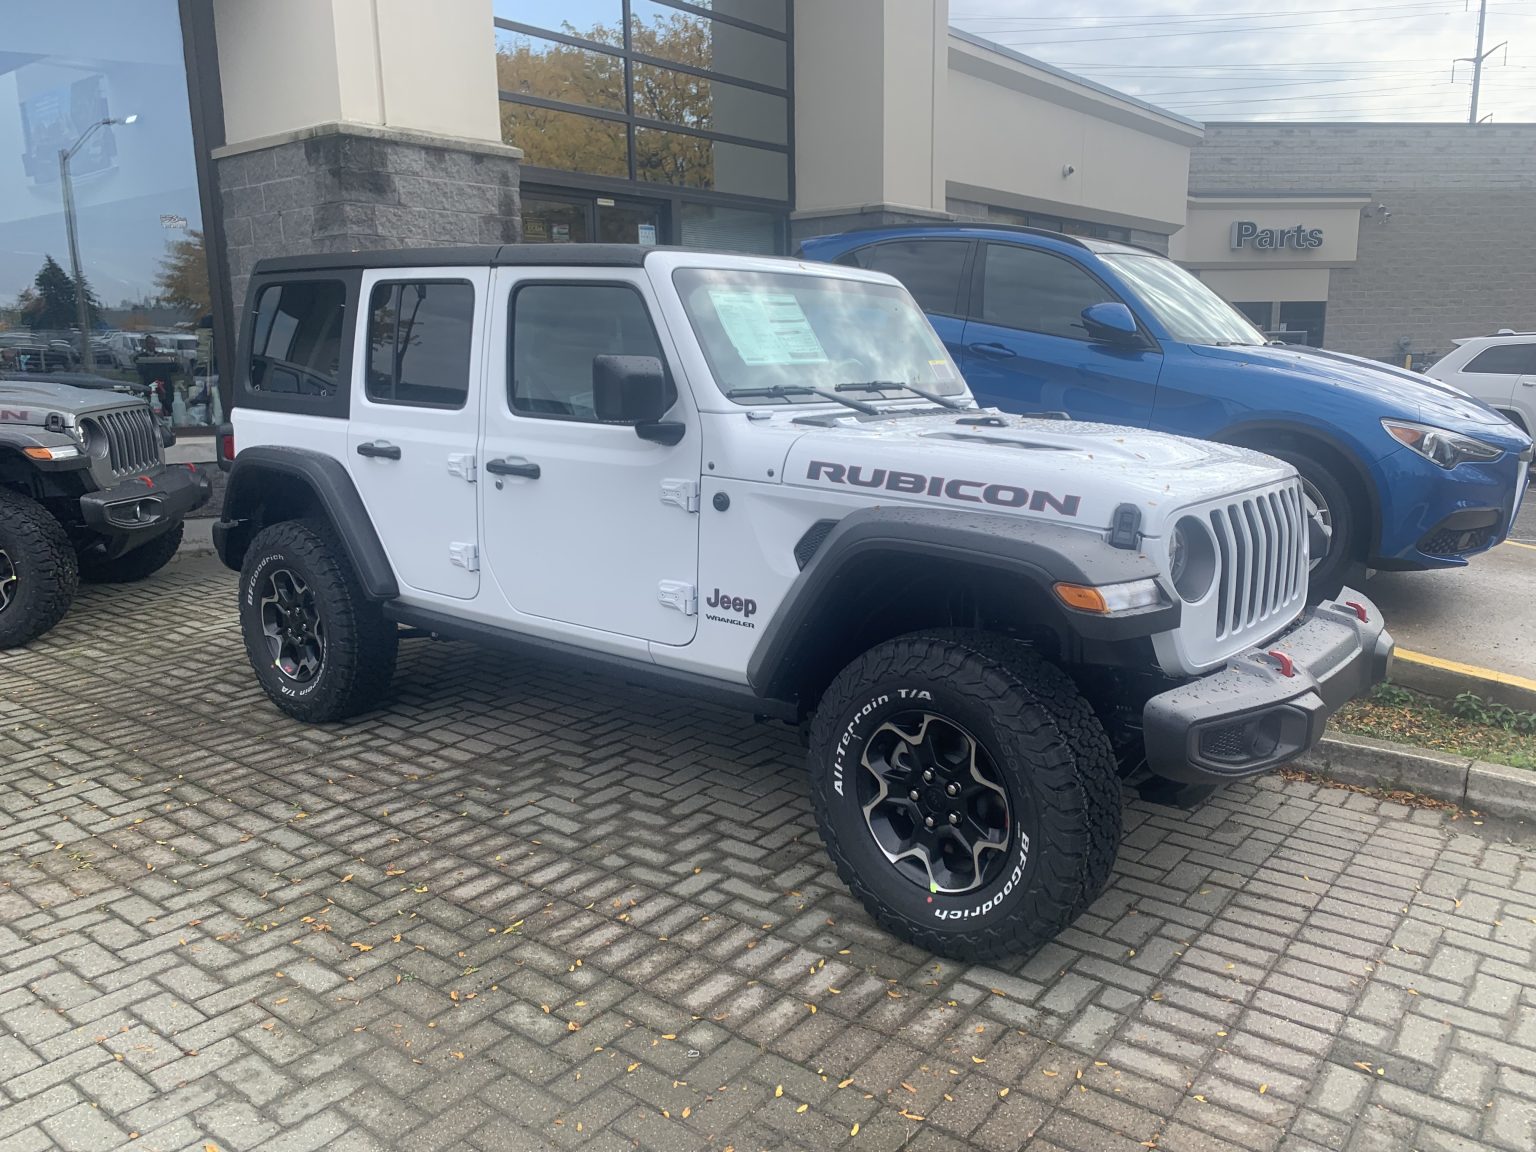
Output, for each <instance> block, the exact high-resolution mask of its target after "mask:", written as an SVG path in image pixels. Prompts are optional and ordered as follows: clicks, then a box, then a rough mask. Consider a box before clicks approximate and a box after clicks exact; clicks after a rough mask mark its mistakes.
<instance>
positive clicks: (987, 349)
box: [965, 341, 1018, 360]
mask: <svg viewBox="0 0 1536 1152" xmlns="http://www.w3.org/2000/svg"><path fill="white" fill-rule="evenodd" d="M965 350H966V351H967V352H974V353H976V355H978V356H985V357H987V358H988V359H989V360H1007V359H1009V358H1010V357H1013V356H1017V355H1018V353H1017V352H1015V351H1014V350H1013V349H1012V348H1009V347H1008V346H1007V345H1005V344H999V343H997V342H996V341H990V342H988V343H986V344H967V345H966V346H965Z"/></svg>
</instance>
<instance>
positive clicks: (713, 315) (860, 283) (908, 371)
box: [673, 268, 965, 405]
mask: <svg viewBox="0 0 1536 1152" xmlns="http://www.w3.org/2000/svg"><path fill="white" fill-rule="evenodd" d="M673 283H674V284H676V285H677V291H678V295H680V296H681V297H682V300H683V309H684V311H686V312H687V314H688V322H689V323H690V324H692V325H693V331H694V334H695V335H696V336H697V337H698V338H699V344H700V345H701V346H702V347H703V349H704V357H705V359H706V360H708V361H709V367H710V370H711V371H712V372H713V373H714V376H715V381H716V382H717V383H718V384H719V386H720V390H721V391H722V392H724V393H725V394H726V396H728V397H729V398H731V399H732V400H735V401H736V402H737V403H738V404H751V405H761V404H764V403H775V402H776V403H786V404H792V403H816V404H824V403H826V398H825V397H822V396H817V395H816V394H815V393H813V392H811V391H809V389H812V388H820V389H836V390H837V391H839V392H840V393H844V394H846V395H847V396H848V397H849V398H850V399H853V400H860V399H864V400H878V399H880V398H882V397H888V398H890V399H900V398H902V397H906V398H908V399H910V398H911V393H903V392H902V391H901V390H900V388H901V386H902V385H907V384H909V385H911V386H913V387H914V388H919V389H922V390H923V391H925V392H931V393H936V394H938V395H942V396H962V395H964V394H965V382H964V381H963V380H962V379H961V378H960V373H959V372H958V371H957V370H956V368H955V365H954V361H952V360H951V359H950V358H949V354H948V353H947V352H945V350H944V344H943V342H942V341H940V340H939V338H938V336H937V335H935V333H934V331H933V328H932V327H931V326H930V325H929V323H928V320H927V317H925V316H924V315H923V313H922V311H921V310H920V309H919V308H918V307H917V305H916V304H914V303H913V302H912V298H911V297H910V296H908V295H907V293H906V290H905V289H904V288H900V287H897V286H896V285H892V284H872V283H869V282H868V281H864V280H848V279H843V278H841V277H836V276H826V275H820V274H804V273H794V272H759V271H752V270H749V269H742V268H731V269H724V268H679V269H678V270H677V271H676V272H675V273H673ZM848 385H861V386H862V387H854V388H850V387H848ZM780 388H782V389H784V390H785V391H784V392H783V393H780V394H778V395H773V394H772V393H773V390H774V389H780ZM733 393H735V394H736V395H733Z"/></svg>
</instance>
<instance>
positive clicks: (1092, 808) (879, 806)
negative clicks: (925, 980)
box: [810, 630, 1121, 961]
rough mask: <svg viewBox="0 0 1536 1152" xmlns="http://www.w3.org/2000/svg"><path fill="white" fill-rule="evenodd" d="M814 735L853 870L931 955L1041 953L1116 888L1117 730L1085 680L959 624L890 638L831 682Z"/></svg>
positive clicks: (823, 792)
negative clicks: (1113, 732)
mask: <svg viewBox="0 0 1536 1152" xmlns="http://www.w3.org/2000/svg"><path fill="white" fill-rule="evenodd" d="M810 745H811V747H810V769H811V796H812V800H813V802H814V805H815V809H816V819H817V823H818V825H819V827H820V829H821V834H822V838H823V839H824V840H825V841H826V845H827V850H828V852H829V853H830V854H831V856H832V860H833V863H834V864H835V865H836V867H837V871H838V875H839V876H841V877H842V879H843V882H844V883H846V884H847V885H848V887H849V888H850V889H851V890H852V892H853V894H854V895H855V896H857V897H858V898H859V900H860V901H861V902H862V903H863V904H864V907H865V908H866V909H868V911H869V913H870V915H872V916H873V917H874V918H875V919H876V920H877V921H878V922H879V923H880V924H881V925H882V926H883V927H884V928H886V930H888V931H890V932H892V933H893V934H895V935H897V936H899V937H900V938H902V939H904V940H907V941H909V942H911V943H913V944H916V945H917V946H918V947H921V948H925V949H927V950H928V951H930V952H936V953H938V954H940V955H943V956H949V957H953V958H955V959H959V960H967V961H976V960H986V959H992V958H996V957H1000V956H1004V955H1011V954H1020V953H1025V954H1027V953H1030V952H1033V951H1035V950H1036V949H1038V948H1039V947H1040V946H1041V945H1043V944H1045V943H1046V942H1047V941H1049V940H1050V939H1052V938H1053V937H1054V936H1055V935H1056V934H1057V933H1058V932H1060V931H1061V930H1062V929H1063V928H1065V927H1066V926H1067V925H1068V924H1070V923H1071V922H1072V920H1073V919H1075V918H1076V917H1077V915H1078V914H1079V913H1081V912H1082V911H1083V910H1084V909H1085V908H1086V907H1088V905H1089V904H1091V903H1092V902H1093V901H1094V900H1095V899H1096V898H1097V897H1098V895H1099V893H1100V892H1101V891H1103V888H1104V886H1105V884H1106V883H1108V881H1109V877H1110V874H1111V872H1112V870H1113V866H1114V860H1115V853H1116V851H1117V849H1118V847H1119V841H1120V807H1121V797H1120V784H1119V780H1118V778H1117V775H1116V769H1115V760H1114V755H1113V753H1112V751H1111V748H1110V744H1109V739H1108V737H1107V736H1106V735H1105V732H1104V729H1103V726H1102V725H1101V724H1100V723H1099V721H1098V719H1097V717H1095V716H1094V714H1093V710H1092V709H1091V708H1090V707H1089V706H1088V703H1087V701H1086V700H1085V699H1084V698H1083V696H1082V694H1081V693H1080V692H1079V691H1078V690H1077V687H1076V685H1075V684H1073V682H1072V681H1071V679H1070V678H1069V677H1068V676H1067V675H1066V674H1065V673H1064V672H1062V671H1061V670H1060V669H1058V668H1056V667H1055V666H1054V665H1052V664H1050V663H1048V662H1047V661H1045V660H1043V659H1042V658H1041V657H1039V656H1038V655H1036V654H1035V653H1034V652H1032V651H1031V650H1029V649H1028V648H1026V647H1024V646H1022V645H1020V644H1017V643H1014V642H1012V641H1009V640H1007V639H1005V638H1002V637H997V636H991V635H987V634H983V633H976V632H961V631H950V630H936V631H932V632H922V633H916V634H913V635H910V636H903V637H900V638H898V639H895V640H891V641H888V642H886V643H884V644H880V645H878V646H876V647H875V648H872V649H871V650H870V651H868V652H866V653H864V655H862V656H860V657H859V658H858V659H856V660H855V661H854V662H853V663H852V664H850V665H849V666H848V667H847V668H845V669H843V671H842V672H841V673H840V674H839V675H838V676H837V678H836V679H835V680H834V681H833V682H832V685H831V686H830V687H829V688H828V689H827V691H826V693H825V694H824V696H823V697H822V700H821V703H820V706H819V707H818V709H817V713H816V717H815V720H814V722H813V723H812V726H811V740H810Z"/></svg>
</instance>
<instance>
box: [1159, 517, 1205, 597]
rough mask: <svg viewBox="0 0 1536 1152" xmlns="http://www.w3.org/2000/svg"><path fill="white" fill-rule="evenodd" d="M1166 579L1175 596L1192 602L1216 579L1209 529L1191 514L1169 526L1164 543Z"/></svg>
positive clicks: (1201, 595)
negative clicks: (1169, 534) (1167, 538)
mask: <svg viewBox="0 0 1536 1152" xmlns="http://www.w3.org/2000/svg"><path fill="white" fill-rule="evenodd" d="M1168 578H1169V579H1170V580H1171V581H1173V589H1174V591H1175V592H1177V593H1178V594H1179V599H1181V600H1183V601H1184V602H1185V603H1188V604H1193V603H1195V601H1197V600H1201V599H1203V598H1204V597H1205V594H1206V593H1207V592H1209V591H1210V590H1211V583H1212V581H1214V580H1215V579H1216V544H1215V541H1213V540H1212V539H1211V533H1210V529H1208V528H1207V527H1206V526H1205V525H1204V524H1203V523H1202V522H1201V521H1200V520H1198V519H1196V518H1195V517H1194V516H1184V517H1181V518H1180V519H1179V522H1178V523H1177V524H1175V525H1174V526H1173V535H1172V537H1171V538H1170V540H1169V542H1168Z"/></svg>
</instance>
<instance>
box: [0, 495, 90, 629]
mask: <svg viewBox="0 0 1536 1152" xmlns="http://www.w3.org/2000/svg"><path fill="white" fill-rule="evenodd" d="M79 584H80V570H79V567H78V565H77V564H76V562H75V550H74V548H73V547H72V546H71V545H70V543H69V537H68V536H67V535H66V534H65V532H64V528H63V525H61V524H60V523H59V522H58V521H57V520H55V519H54V518H53V516H52V515H50V514H49V512H48V510H47V509H46V508H44V507H43V506H42V505H41V504H39V503H38V502H37V501H36V500H33V499H31V498H30V497H28V496H23V495H21V494H20V493H19V492H9V491H6V490H5V489H0V648H17V647H20V646H21V645H22V644H25V643H27V641H29V640H34V639H36V638H37V637H39V636H41V635H42V634H43V633H44V632H46V631H48V629H50V628H52V627H53V626H54V625H55V624H57V623H58V622H59V621H60V620H62V619H63V618H64V613H66V612H68V611H69V606H70V604H71V602H73V600H74V598H75V589H76V588H77V587H78V586H79Z"/></svg>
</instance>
